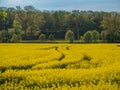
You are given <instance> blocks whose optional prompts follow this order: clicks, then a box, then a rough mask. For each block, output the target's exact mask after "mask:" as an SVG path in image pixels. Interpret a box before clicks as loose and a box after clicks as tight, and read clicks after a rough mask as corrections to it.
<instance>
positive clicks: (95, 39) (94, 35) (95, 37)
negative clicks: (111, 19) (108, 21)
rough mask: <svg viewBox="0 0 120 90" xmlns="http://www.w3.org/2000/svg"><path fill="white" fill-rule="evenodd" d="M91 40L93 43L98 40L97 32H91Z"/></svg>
mask: <svg viewBox="0 0 120 90" xmlns="http://www.w3.org/2000/svg"><path fill="white" fill-rule="evenodd" d="M92 40H93V41H94V42H96V41H97V40H99V32H98V31H96V30H93V31H92Z"/></svg>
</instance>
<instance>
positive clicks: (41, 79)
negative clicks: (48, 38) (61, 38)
mask: <svg viewBox="0 0 120 90" xmlns="http://www.w3.org/2000/svg"><path fill="white" fill-rule="evenodd" d="M0 90H120V44H0Z"/></svg>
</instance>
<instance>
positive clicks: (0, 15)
mask: <svg viewBox="0 0 120 90" xmlns="http://www.w3.org/2000/svg"><path fill="white" fill-rule="evenodd" d="M6 17H7V12H6V11H3V10H1V9H0V21H2V20H3V21H4V20H5V18H6Z"/></svg>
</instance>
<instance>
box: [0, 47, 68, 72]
mask: <svg viewBox="0 0 120 90" xmlns="http://www.w3.org/2000/svg"><path fill="white" fill-rule="evenodd" d="M59 48H60V47H57V46H54V47H48V48H41V49H40V50H50V49H55V50H56V51H57V52H58V53H60V54H61V57H60V58H58V61H62V60H63V59H64V58H65V54H64V53H63V52H62V51H60V49H59ZM65 48H66V50H69V46H66V47H65ZM47 62H48V61H45V62H38V63H35V64H31V65H25V66H9V67H5V66H0V72H1V73H4V72H5V71H6V70H9V69H11V70H29V69H32V67H33V66H35V65H37V64H41V63H47Z"/></svg>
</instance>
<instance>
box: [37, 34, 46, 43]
mask: <svg viewBox="0 0 120 90" xmlns="http://www.w3.org/2000/svg"><path fill="white" fill-rule="evenodd" d="M39 39H40V40H41V41H42V42H44V41H45V39H46V35H45V34H41V35H40V36H39Z"/></svg>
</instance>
